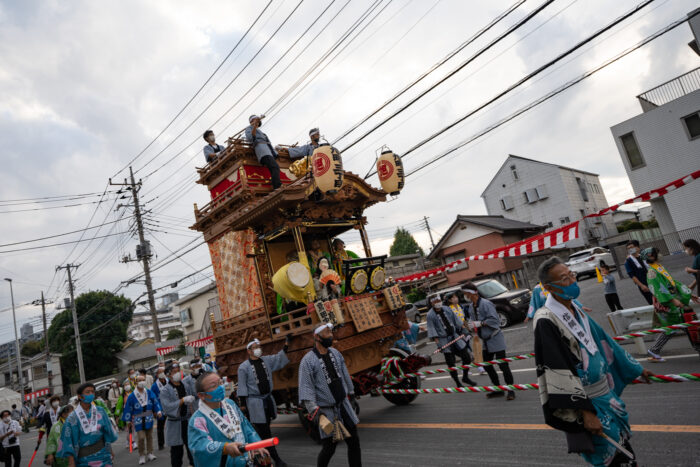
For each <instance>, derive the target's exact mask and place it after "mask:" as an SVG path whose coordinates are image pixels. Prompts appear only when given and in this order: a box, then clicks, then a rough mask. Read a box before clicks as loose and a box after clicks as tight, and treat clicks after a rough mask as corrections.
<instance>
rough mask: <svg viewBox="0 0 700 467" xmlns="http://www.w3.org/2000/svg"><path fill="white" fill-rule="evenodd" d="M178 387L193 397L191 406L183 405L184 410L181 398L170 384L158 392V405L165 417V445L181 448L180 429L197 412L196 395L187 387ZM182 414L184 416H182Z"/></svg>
mask: <svg viewBox="0 0 700 467" xmlns="http://www.w3.org/2000/svg"><path fill="white" fill-rule="evenodd" d="M180 385H181V386H182V387H183V388H185V395H187V396H194V398H195V402H193V403H191V404H183V405H184V407H185V408H184V409H182V406H181V405H180V399H181V397H180V396H179V395H178V393H177V390H176V389H175V386H173V384H172V383H168V384H166V385H165V386H164V387H163V389H161V391H160V404H161V407H162V409H163V414H164V415H165V417H166V418H165V444H166V445H167V446H182V444H183V440H182V429H183V426H182V425H183V421H184V422H185V424H186V422H187V420H189V419H190V417H191V416H192V414H193V413H194V412H195V411H196V410H197V406H196V405H195V404H196V401H197V400H198V399H197V395H196V394H195V393H194V392H193V391H191V390H190V389H189V388H188V386H185V385H184V384H183V383H180ZM183 412H184V414H185V415H184V416H183ZM184 429H187V427H185V428H184Z"/></svg>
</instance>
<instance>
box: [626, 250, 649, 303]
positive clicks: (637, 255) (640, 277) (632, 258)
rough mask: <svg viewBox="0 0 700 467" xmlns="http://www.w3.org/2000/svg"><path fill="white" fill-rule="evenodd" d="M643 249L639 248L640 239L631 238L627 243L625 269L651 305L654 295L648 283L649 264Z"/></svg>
mask: <svg viewBox="0 0 700 467" xmlns="http://www.w3.org/2000/svg"><path fill="white" fill-rule="evenodd" d="M641 253H642V250H641V249H640V248H639V241H637V240H630V241H629V242H628V243H627V254H628V255H629V256H627V259H626V260H625V270H626V271H627V275H628V276H630V278H631V279H632V282H634V283H635V284H636V285H637V288H638V289H639V293H641V294H642V296H643V297H644V300H646V301H647V303H648V304H649V305H651V304H652V301H653V300H652V295H651V292H649V287H648V285H647V271H648V270H649V266H648V265H647V263H646V261H644V260H643V259H642V257H641Z"/></svg>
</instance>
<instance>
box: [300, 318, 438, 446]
mask: <svg viewBox="0 0 700 467" xmlns="http://www.w3.org/2000/svg"><path fill="white" fill-rule="evenodd" d="M450 313H452V312H451V311H450ZM317 352H318V351H316V349H314V350H311V351H310V352H309V353H307V354H306V355H304V358H302V359H301V363H299V403H300V404H304V405H305V406H306V407H307V408H309V409H310V408H313V407H319V408H320V413H322V414H323V415H325V416H326V418H328V420H329V421H330V422H331V423H332V422H335V420H336V419H340V420H341V421H342V422H343V424H345V422H347V421H350V422H352V423H354V424H355V425H357V424H358V423H360V419H359V418H358V417H357V414H355V411H354V410H353V408H352V405H350V401H349V400H348V398H347V397H343V400H342V402H340V403H339V404H336V401H335V398H334V397H333V393H332V392H331V389H330V387H329V381H328V379H327V369H326V371H324V365H323V363H322V360H321V358H320V354H319V353H317ZM328 353H329V354H330V355H331V359H332V361H333V362H334V368H335V372H336V374H337V375H338V377H339V378H340V381H341V383H342V387H343V390H344V391H345V394H346V396H347V395H353V394H354V388H353V385H352V379H351V378H350V373H348V368H347V366H345V359H344V358H343V354H341V353H340V352H339V351H338V350H336V349H334V348H333V347H330V348H329V349H328ZM304 401H306V402H304ZM341 411H342V412H344V414H343V413H342V412H341ZM343 415H344V416H343ZM319 433H320V434H321V438H322V439H323V438H328V437H330V436H332V434H330V435H329V434H327V433H326V432H325V431H323V430H321V429H320V427H319Z"/></svg>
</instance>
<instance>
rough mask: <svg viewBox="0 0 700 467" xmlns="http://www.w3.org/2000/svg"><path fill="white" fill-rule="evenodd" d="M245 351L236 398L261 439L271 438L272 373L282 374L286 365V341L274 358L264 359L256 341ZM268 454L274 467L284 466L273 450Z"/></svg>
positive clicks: (273, 407)
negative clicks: (281, 371) (245, 357)
mask: <svg viewBox="0 0 700 467" xmlns="http://www.w3.org/2000/svg"><path fill="white" fill-rule="evenodd" d="M246 348H247V349H248V360H246V361H245V362H243V363H241V365H240V366H239V367H238V393H237V395H238V398H239V400H240V402H241V410H243V413H247V416H248V420H250V423H252V424H253V427H254V428H255V431H257V432H258V434H259V435H260V437H261V438H262V439H267V438H271V437H272V433H271V432H270V421H272V420H274V419H275V418H277V403H276V402H275V398H274V397H273V396H272V390H273V385H272V373H273V372H275V371H278V370H281V369H282V368H284V367H285V366H286V365H287V363H289V359H288V358H287V350H288V348H289V337H288V338H287V341H286V342H285V345H284V347H282V349H281V350H280V351H279V352H277V353H276V354H275V355H263V350H262V347H260V341H259V340H258V339H253V340H252V341H250V342H248V345H247V346H246ZM269 451H270V456H271V457H272V459H273V460H274V461H275V466H276V467H277V466H286V465H287V464H286V463H285V462H284V461H283V460H282V459H280V457H279V454H277V450H276V449H275V448H274V447H272V448H270V449H269Z"/></svg>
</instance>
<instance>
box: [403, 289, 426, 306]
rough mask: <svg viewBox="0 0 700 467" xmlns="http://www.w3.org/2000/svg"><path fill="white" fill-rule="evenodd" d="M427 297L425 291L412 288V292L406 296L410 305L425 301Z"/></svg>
mask: <svg viewBox="0 0 700 467" xmlns="http://www.w3.org/2000/svg"><path fill="white" fill-rule="evenodd" d="M425 297H426V294H425V290H422V289H417V288H415V287H414V288H412V289H411V290H410V292H408V293H407V294H406V300H408V301H409V302H410V303H415V302H417V301H418V300H423V299H424V298H425Z"/></svg>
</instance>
